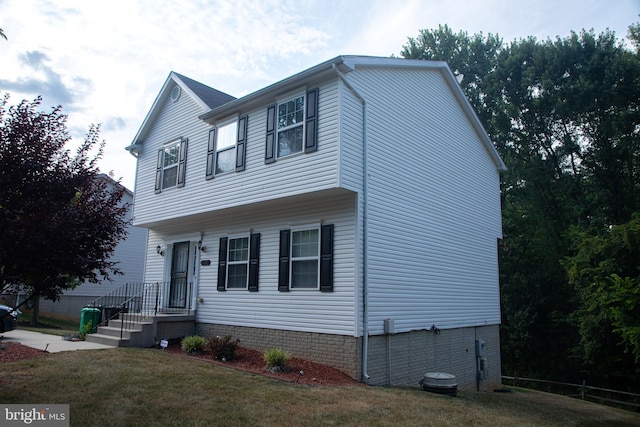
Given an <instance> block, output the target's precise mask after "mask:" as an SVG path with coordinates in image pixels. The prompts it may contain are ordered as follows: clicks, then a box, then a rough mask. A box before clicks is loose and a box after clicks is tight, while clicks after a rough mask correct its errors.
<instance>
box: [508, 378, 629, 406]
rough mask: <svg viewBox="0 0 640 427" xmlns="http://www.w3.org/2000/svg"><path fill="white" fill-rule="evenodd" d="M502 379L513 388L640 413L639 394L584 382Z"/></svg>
mask: <svg viewBox="0 0 640 427" xmlns="http://www.w3.org/2000/svg"><path fill="white" fill-rule="evenodd" d="M502 379H503V380H507V381H510V382H511V384H512V385H513V386H514V387H517V386H521V387H525V388H533V389H536V390H541V391H546V392H549V393H554V394H562V395H565V396H568V397H575V398H579V399H582V400H589V401H591V402H595V403H599V404H601V405H607V406H614V407H618V408H623V409H627V410H634V411H637V412H640V394H637V393H631V392H628V391H621V390H611V389H608V388H602V387H594V386H590V385H587V383H586V381H585V380H583V381H582V384H571V383H564V382H559V381H548V380H538V379H534V378H523V377H518V376H517V375H515V376H513V377H509V376H504V375H503V376H502Z"/></svg>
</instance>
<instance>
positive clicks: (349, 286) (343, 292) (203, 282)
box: [146, 190, 357, 336]
mask: <svg viewBox="0 0 640 427" xmlns="http://www.w3.org/2000/svg"><path fill="white" fill-rule="evenodd" d="M356 200H357V195H356V194H354V193H351V192H347V191H336V190H333V191H325V192H321V193H318V194H315V195H313V196H298V197H293V198H288V199H283V200H281V201H278V202H277V203H261V204H256V205H254V206H252V207H240V208H233V209H229V210H226V211H223V212H214V213H211V214H209V215H206V216H201V217H191V218H187V219H185V220H184V221H181V222H180V224H179V226H178V225H177V223H172V224H171V225H167V226H166V227H163V228H162V230H157V229H156V230H154V231H152V232H151V233H150V238H149V248H150V249H149V251H148V262H147V272H146V280H147V281H162V280H163V275H164V274H166V273H164V272H165V268H166V267H165V264H164V263H169V262H170V256H169V254H167V255H165V256H164V257H161V256H159V255H157V254H156V253H155V249H154V248H155V246H156V245H157V244H162V243H161V242H164V241H178V240H181V239H182V238H184V236H185V235H188V234H189V233H191V234H195V235H199V234H200V233H201V232H202V233H203V234H204V239H203V244H204V245H205V246H206V247H207V250H206V252H205V253H203V254H201V255H200V259H201V260H210V261H211V265H209V266H200V267H199V276H200V280H199V289H198V297H200V298H202V299H203V303H201V304H198V306H197V317H198V321H199V322H206V323H219V324H226V325H237V326H247V327H257V328H271V329H285V330H295V331H304V332H324V333H330V334H340V335H350V336H354V335H355V319H354V309H353V307H354V304H355V301H354V283H355V282H356V277H355V272H356V265H355V264H356V261H355V258H354V253H355V250H356V248H355V240H354V238H353V236H354V233H355V224H356V212H355V206H356V203H357V201H356ZM320 223H324V224H334V291H333V292H320V291H319V290H291V291H290V292H279V291H278V255H279V252H278V248H279V231H280V230H281V229H286V228H290V227H292V226H298V225H307V224H309V225H320ZM249 232H253V233H260V235H261V236H260V238H261V242H260V261H259V262H260V273H259V291H258V292H249V291H247V290H227V291H225V292H219V291H218V290H217V273H218V266H217V264H218V245H219V239H220V237H223V236H229V235H237V234H244V233H246V234H248V233H249ZM165 280H166V279H165Z"/></svg>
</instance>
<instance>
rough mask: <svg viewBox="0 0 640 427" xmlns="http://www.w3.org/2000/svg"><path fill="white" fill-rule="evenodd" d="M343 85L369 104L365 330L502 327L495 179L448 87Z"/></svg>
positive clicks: (356, 77) (383, 78)
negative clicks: (389, 323) (387, 323)
mask: <svg viewBox="0 0 640 427" xmlns="http://www.w3.org/2000/svg"><path fill="white" fill-rule="evenodd" d="M347 78H349V79H350V82H351V83H352V84H353V86H354V87H355V88H356V90H358V91H359V93H360V94H361V95H362V96H363V97H364V98H365V100H366V103H367V126H368V129H367V139H368V141H367V142H368V159H369V164H368V172H369V173H368V176H369V184H368V189H369V190H368V191H369V192H368V211H367V224H368V242H369V248H368V260H367V261H368V263H367V265H368V289H369V297H368V302H369V331H370V332H371V333H373V334H379V333H382V329H383V320H384V319H385V318H391V319H394V320H395V326H396V330H398V331H403V332H404V331H408V330H412V329H428V328H430V327H431V326H432V325H436V326H437V327H438V328H441V329H443V328H454V327H462V326H473V325H484V324H499V323H500V307H499V287H498V265H497V239H498V238H499V237H501V218H500V193H499V176H498V172H497V170H496V165H495V164H494V163H493V161H492V160H491V158H490V157H489V155H488V153H487V152H486V150H485V148H484V146H483V145H482V143H481V142H480V140H479V137H478V135H477V134H476V133H475V131H474V129H473V127H472V126H471V125H470V123H469V121H468V118H467V117H466V116H465V115H464V114H463V112H462V110H461V109H460V108H459V105H458V104H457V100H456V98H455V97H454V96H453V94H452V92H451V89H450V88H449V86H448V84H447V83H446V81H445V80H444V79H443V77H442V75H441V74H440V73H439V72H436V71H432V72H425V71H423V70H422V71H421V70H407V69H390V68H388V69H374V68H360V69H358V71H356V72H352V73H349V74H348V75H347ZM391 82H393V84H392V85H391ZM424 100H429V102H426V103H425V102H424ZM418 105H421V106H422V107H421V108H416V106H418ZM393 124H395V125H393ZM390 146H397V147H399V149H389V147H390Z"/></svg>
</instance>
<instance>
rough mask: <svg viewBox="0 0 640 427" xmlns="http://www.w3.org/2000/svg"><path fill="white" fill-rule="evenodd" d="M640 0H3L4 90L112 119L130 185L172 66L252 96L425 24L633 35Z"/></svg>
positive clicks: (107, 160)
mask: <svg viewBox="0 0 640 427" xmlns="http://www.w3.org/2000/svg"><path fill="white" fill-rule="evenodd" d="M638 9H639V8H638V4H637V2H636V0H617V1H615V2H603V1H600V0H565V1H557V0H535V1H534V0H523V1H519V2H513V1H510V0H485V1H475V0H467V1H465V0H458V1H457V2H444V1H441V0H404V1H403V0H395V1H391V0H305V1H299V0H262V1H261V0H236V1H229V0H200V1H188V2H175V1H169V0H138V1H134V0H111V1H108V2H87V1H84V0H65V1H64V2H58V1H37V0H21V1H6V0H0V17H1V18H0V28H2V29H3V30H4V32H5V34H6V35H7V37H8V41H5V40H3V39H0V62H1V63H2V66H1V67H0V90H4V91H9V92H10V93H11V94H12V98H11V101H12V103H17V102H19V100H20V99H22V98H25V97H26V98H31V99H32V98H33V97H35V96H36V95H38V94H42V95H44V96H45V99H44V102H43V106H50V105H55V104H56V103H63V106H64V111H66V112H67V113H68V114H69V126H70V130H72V132H73V136H74V139H78V140H81V139H82V138H83V137H84V134H86V131H87V129H88V127H89V125H90V124H91V123H102V133H101V136H102V138H103V139H105V140H106V141H107V146H106V151H105V156H104V158H103V160H102V162H101V167H102V168H103V169H104V171H109V170H112V169H113V170H114V172H115V176H116V177H120V176H122V177H123V178H124V183H125V185H127V186H128V187H130V188H132V187H133V183H134V174H135V160H134V158H133V157H131V156H130V155H129V154H128V153H126V152H125V151H124V147H125V146H126V145H128V144H129V143H130V142H131V140H132V138H133V137H134V135H135V133H136V131H137V130H138V127H139V126H140V124H141V123H142V120H143V119H144V117H145V115H146V113H147V111H148V110H149V108H150V107H151V104H152V102H153V100H154V99H155V97H156V95H157V93H158V91H159V90H160V88H161V86H162V84H163V82H164V81H165V79H166V78H167V76H168V74H169V72H170V71H172V70H174V71H177V72H179V73H182V74H184V75H186V76H188V77H191V78H193V79H196V80H198V81H201V82H202V83H204V84H207V85H210V86H213V87H215V88H216V89H219V90H222V91H224V92H227V93H229V94H231V95H234V96H242V95H245V94H247V93H249V92H253V91H255V90H258V89H260V88H262V87H265V86H267V85H269V84H272V83H274V82H276V81H278V80H280V79H282V78H285V77H287V76H289V75H291V74H293V73H296V72H299V71H302V70H303V69H305V68H308V67H311V66H313V65H315V64H318V63H320V62H322V61H325V60H327V59H329V58H332V57H335V56H337V55H339V54H363V55H378V56H389V55H391V54H395V55H398V54H399V52H400V51H401V49H402V46H403V45H404V44H405V43H406V42H407V38H408V37H416V36H417V35H418V31H419V30H420V29H433V28H437V26H438V25H439V24H445V23H446V24H449V26H450V27H451V28H452V29H453V30H454V31H456V32H457V31H460V30H464V31H467V32H468V33H469V34H473V33H476V32H480V31H482V32H484V33H485V34H486V33H494V34H495V33H499V34H500V35H501V36H502V37H503V39H504V40H506V41H510V40H513V39H516V38H521V37H526V36H528V35H534V36H536V37H538V38H539V39H546V38H547V37H551V38H554V37H555V36H556V35H560V36H563V37H564V36H566V35H568V33H569V31H570V30H578V31H579V30H580V29H582V28H591V27H593V28H594V29H595V31H596V32H600V31H602V30H604V29H605V28H606V27H609V28H611V29H614V30H616V31H617V33H618V35H619V36H624V35H625V34H626V28H627V26H628V25H629V24H631V23H632V22H634V21H638V13H639V10H638Z"/></svg>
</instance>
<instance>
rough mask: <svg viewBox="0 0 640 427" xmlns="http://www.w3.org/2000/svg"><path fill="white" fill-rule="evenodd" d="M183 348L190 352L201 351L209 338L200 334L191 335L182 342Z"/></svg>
mask: <svg viewBox="0 0 640 427" xmlns="http://www.w3.org/2000/svg"><path fill="white" fill-rule="evenodd" d="M180 345H181V346H182V350H184V351H186V352H187V353H188V354H196V353H201V352H202V350H204V347H205V346H206V345H207V340H206V339H205V338H203V337H201V336H199V335H190V336H188V337H184V338H183V339H182V342H181V343H180Z"/></svg>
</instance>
